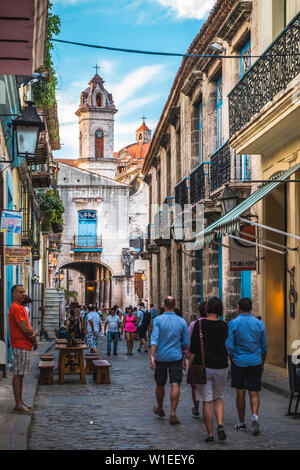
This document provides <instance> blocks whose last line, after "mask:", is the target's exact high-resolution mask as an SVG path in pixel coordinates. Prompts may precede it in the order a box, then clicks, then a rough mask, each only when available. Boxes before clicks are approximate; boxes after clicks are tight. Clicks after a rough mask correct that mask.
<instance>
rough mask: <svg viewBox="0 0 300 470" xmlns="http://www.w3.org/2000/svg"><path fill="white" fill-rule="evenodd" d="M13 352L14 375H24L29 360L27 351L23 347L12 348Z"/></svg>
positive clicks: (27, 371)
mask: <svg viewBox="0 0 300 470" xmlns="http://www.w3.org/2000/svg"><path fill="white" fill-rule="evenodd" d="M13 353H14V370H13V372H14V375H26V374H28V373H29V368H30V360H29V353H30V351H26V350H25V349H18V348H15V349H13Z"/></svg>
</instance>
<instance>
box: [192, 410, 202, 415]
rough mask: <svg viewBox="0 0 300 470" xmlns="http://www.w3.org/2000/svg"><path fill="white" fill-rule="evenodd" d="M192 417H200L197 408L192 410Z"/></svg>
mask: <svg viewBox="0 0 300 470" xmlns="http://www.w3.org/2000/svg"><path fill="white" fill-rule="evenodd" d="M192 415H193V416H200V413H199V411H197V410H196V408H192Z"/></svg>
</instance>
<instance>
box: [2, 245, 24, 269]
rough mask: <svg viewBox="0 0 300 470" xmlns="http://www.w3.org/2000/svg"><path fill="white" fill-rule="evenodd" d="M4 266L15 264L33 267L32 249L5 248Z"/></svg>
mask: <svg viewBox="0 0 300 470" xmlns="http://www.w3.org/2000/svg"><path fill="white" fill-rule="evenodd" d="M4 264H6V265H8V264H13V265H20V266H30V265H31V248H30V247H16V246H11V247H7V246H5V247H4Z"/></svg>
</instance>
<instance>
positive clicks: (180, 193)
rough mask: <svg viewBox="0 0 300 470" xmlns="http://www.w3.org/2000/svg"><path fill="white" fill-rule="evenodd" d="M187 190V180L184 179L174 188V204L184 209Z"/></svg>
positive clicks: (186, 200)
mask: <svg viewBox="0 0 300 470" xmlns="http://www.w3.org/2000/svg"><path fill="white" fill-rule="evenodd" d="M188 201H189V200H188V188H187V179H186V178H184V179H183V180H182V181H180V183H179V184H177V186H175V202H176V204H179V205H180V206H181V208H182V210H183V209H184V205H185V204H188Z"/></svg>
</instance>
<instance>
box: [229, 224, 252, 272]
mask: <svg viewBox="0 0 300 470" xmlns="http://www.w3.org/2000/svg"><path fill="white" fill-rule="evenodd" d="M247 235H248V236H247ZM249 235H250V236H249ZM237 236H238V237H240V238H242V239H244V240H245V242H243V241H242V240H236V239H234V238H230V239H229V240H230V243H229V245H230V271H255V270H256V246H254V245H250V244H249V243H247V240H248V241H251V242H255V238H254V237H255V227H254V226H253V225H244V226H241V228H240V232H239V233H238V234H237Z"/></svg>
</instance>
